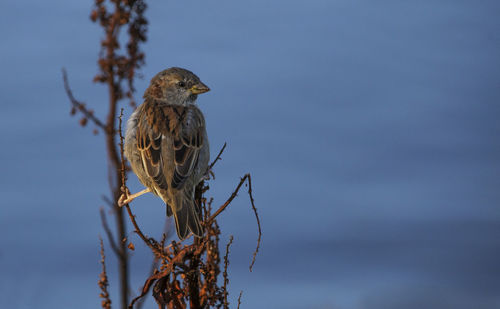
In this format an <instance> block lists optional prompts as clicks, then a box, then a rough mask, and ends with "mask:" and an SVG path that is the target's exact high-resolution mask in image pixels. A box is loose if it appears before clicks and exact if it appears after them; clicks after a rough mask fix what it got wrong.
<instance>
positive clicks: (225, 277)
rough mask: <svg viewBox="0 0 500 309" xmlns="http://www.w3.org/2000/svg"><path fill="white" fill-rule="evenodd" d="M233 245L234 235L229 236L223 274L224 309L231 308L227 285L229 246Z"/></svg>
mask: <svg viewBox="0 0 500 309" xmlns="http://www.w3.org/2000/svg"><path fill="white" fill-rule="evenodd" d="M232 243H233V235H231V236H229V242H228V243H227V246H226V254H225V255H224V272H223V273H222V275H223V277H224V288H223V291H224V309H228V308H229V303H228V302H227V295H228V292H227V283H228V282H229V279H228V278H227V267H228V265H229V246H231V244H232Z"/></svg>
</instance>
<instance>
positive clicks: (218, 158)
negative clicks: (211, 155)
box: [208, 143, 226, 171]
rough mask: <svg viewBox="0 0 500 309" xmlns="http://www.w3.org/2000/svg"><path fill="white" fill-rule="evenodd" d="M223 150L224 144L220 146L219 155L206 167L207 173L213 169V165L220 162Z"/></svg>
mask: <svg viewBox="0 0 500 309" xmlns="http://www.w3.org/2000/svg"><path fill="white" fill-rule="evenodd" d="M224 149H226V143H224V146H222V149H221V150H220V151H219V154H218V155H217V157H216V158H215V160H214V161H213V162H212V164H210V166H208V170H209V171H210V170H211V169H212V167H214V165H215V163H217V161H219V160H222V159H221V157H220V156H221V154H222V153H223V152H224Z"/></svg>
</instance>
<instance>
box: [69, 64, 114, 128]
mask: <svg viewBox="0 0 500 309" xmlns="http://www.w3.org/2000/svg"><path fill="white" fill-rule="evenodd" d="M62 74H63V82H64V89H65V90H66V94H67V95H68V98H69V100H70V101H71V104H73V106H74V107H75V109H77V110H79V111H80V112H82V114H83V115H84V116H85V117H86V118H87V119H90V120H92V122H93V123H94V124H95V125H96V126H98V127H99V128H101V129H103V130H104V131H105V130H106V125H104V123H103V122H102V121H101V120H99V118H97V117H96V116H94V112H93V111H91V110H88V109H87V107H86V106H85V104H84V103H82V102H80V101H78V100H77V99H75V97H74V96H73V92H71V88H70V87H69V82H68V74H67V73H66V69H65V68H63V69H62Z"/></svg>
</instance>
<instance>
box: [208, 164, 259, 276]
mask: <svg viewBox="0 0 500 309" xmlns="http://www.w3.org/2000/svg"><path fill="white" fill-rule="evenodd" d="M245 180H247V181H248V195H249V196H250V202H251V204H252V209H253V211H254V214H255V218H256V219H257V227H258V229H259V235H258V238H257V247H256V248H255V251H254V253H253V257H252V261H251V263H250V271H252V269H253V265H254V264H255V258H256V257H257V253H258V252H259V248H260V241H261V238H262V230H261V227H260V220H259V215H258V213H257V207H255V202H254V199H253V194H252V177H251V176H250V174H245V176H243V178H241V179H240V183H239V184H238V186H237V187H236V189H235V190H234V191H233V193H232V194H231V196H230V197H229V198H228V199H227V201H226V202H225V203H224V204H222V206H220V207H219V209H217V211H216V212H215V213H214V214H213V215H212V216H211V217H210V218H209V219H208V220H207V222H206V223H205V224H210V223H211V222H212V221H213V220H215V218H216V217H217V216H218V215H219V214H220V213H221V212H223V211H224V209H226V207H227V206H229V204H231V202H232V201H233V199H234V198H235V197H236V196H237V195H238V192H239V191H240V188H241V186H242V185H243V183H244V182H245Z"/></svg>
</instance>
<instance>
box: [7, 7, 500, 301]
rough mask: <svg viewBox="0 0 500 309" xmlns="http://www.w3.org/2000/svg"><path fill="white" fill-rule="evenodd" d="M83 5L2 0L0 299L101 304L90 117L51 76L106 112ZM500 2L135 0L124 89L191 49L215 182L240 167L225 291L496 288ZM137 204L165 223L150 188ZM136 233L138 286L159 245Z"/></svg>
mask: <svg viewBox="0 0 500 309" xmlns="http://www.w3.org/2000/svg"><path fill="white" fill-rule="evenodd" d="M91 6H92V1H61V0H59V1H49V2H47V1H43V2H41V1H13V0H3V1H2V2H1V3H0V28H1V29H2V30H0V31H1V37H2V43H1V45H0V59H1V60H0V61H1V67H2V69H1V70H0V102H1V106H2V112H1V113H0V130H1V132H2V133H1V134H0V143H1V145H3V146H2V151H1V152H0V160H1V161H2V164H1V168H0V170H1V173H0V184H1V186H0V193H1V196H2V197H1V204H2V206H1V208H0V231H1V235H2V237H1V241H0V307H2V308H35V307H36V308H97V307H99V304H100V300H99V298H98V293H99V290H98V287H97V279H98V274H99V272H100V265H99V253H98V251H99V240H98V236H99V235H101V236H103V237H104V236H105V235H104V232H103V229H102V227H101V223H100V219H99V207H101V206H104V203H103V201H102V199H101V196H102V195H103V194H106V195H107V194H108V185H107V169H106V162H105V161H104V158H105V148H104V141H103V135H102V134H100V135H98V136H94V135H93V134H92V128H93V127H92V126H91V125H89V126H88V127H87V128H83V129H82V128H81V127H80V126H79V125H78V118H74V117H73V118H72V117H70V116H69V110H70V104H69V102H68V99H67V97H66V95H65V93H64V89H63V84H62V78H61V67H63V66H64V67H66V69H67V70H68V73H69V79H70V84H71V86H72V88H73V92H74V95H75V96H76V97H77V98H78V99H80V100H82V101H85V102H86V103H87V104H88V105H89V106H90V107H92V108H94V109H95V110H96V114H97V115H98V116H99V117H101V118H103V117H104V115H105V114H106V112H107V108H106V107H107V90H106V88H104V87H103V86H101V85H96V84H93V83H92V78H93V76H94V75H95V73H96V72H97V65H96V59H97V55H98V50H99V40H100V38H101V37H102V33H101V29H100V28H99V27H98V26H97V25H95V24H93V23H91V22H90V20H89V17H88V16H89V12H90V8H91ZM499 13H500V3H499V2H498V1H495V0H491V1H487V0H485V1H461V0H456V1H447V0H433V1H430V0H424V1H387V0H386V1H376V2H374V1H366V0H364V1H363V0H360V1H352V0H349V1H348V0H338V1H333V0H313V1H297V0H294V1H291V0H290V1H264V0H256V1H250V2H249V1H230V0H215V1H149V8H148V10H147V12H146V16H147V18H148V20H149V22H150V27H149V32H148V41H147V43H146V44H145V45H144V50H145V53H146V65H145V66H144V67H143V69H142V70H141V73H142V75H143V76H144V78H143V79H140V80H138V81H137V83H136V86H137V90H138V91H137V93H136V99H137V100H138V101H139V102H140V99H141V97H142V92H143V91H144V89H145V88H146V87H147V85H148V83H149V79H150V78H151V77H152V76H153V75H154V74H156V73H157V72H158V71H160V70H162V69H164V68H167V67H170V66H181V67H185V68H188V69H190V70H192V71H193V72H195V73H196V74H197V75H198V76H200V77H201V79H202V80H203V81H204V82H205V83H206V84H207V85H209V86H210V87H211V88H212V91H211V92H209V93H207V94H204V95H202V96H200V98H199V100H198V104H199V106H200V107H201V109H202V110H203V111H204V113H205V115H206V120H207V124H208V125H207V126H208V132H209V137H210V142H211V150H212V157H215V155H216V154H217V153H218V151H219V149H220V147H221V146H222V145H223V143H224V142H227V143H228V147H227V149H226V151H225V153H224V155H223V160H222V161H220V162H219V163H218V164H217V165H216V168H215V173H216V176H217V178H216V181H215V182H211V183H210V187H211V191H210V196H213V197H214V198H215V203H216V204H221V203H222V202H223V201H225V199H226V198H227V197H228V196H229V194H230V193H231V192H232V191H233V189H234V187H235V185H236V184H237V182H238V180H239V177H240V176H242V175H243V174H244V173H247V172H250V173H252V177H253V182H254V183H253V186H254V194H255V199H256V205H257V207H258V210H259V214H260V216H261V221H262V228H263V242H262V246H261V250H260V254H259V256H258V257H257V261H256V264H255V267H254V272H253V273H250V272H249V271H248V265H249V263H250V260H251V255H252V252H253V250H254V248H255V245H256V237H257V228H256V222H255V219H254V215H253V213H252V211H251V208H250V205H249V200H248V197H247V196H246V194H245V193H241V194H240V195H239V197H238V198H237V200H235V202H234V203H233V204H232V206H231V207H230V209H228V210H227V211H226V212H224V213H223V214H222V215H221V216H220V224H221V227H222V229H223V235H222V238H221V240H222V242H221V243H222V244H225V243H226V242H227V241H228V239H229V235H230V234H232V235H234V237H235V240H234V244H233V246H232V251H231V256H230V260H231V264H230V268H229V273H230V292H231V295H230V301H231V302H232V305H235V304H236V299H237V296H238V293H239V291H240V290H243V297H242V306H241V308H335V309H358V308H359V309H361V308H369V309H378V308H384V309H391V308H394V309H396V308H431V309H434V308H436V309H437V308H459V309H460V308H500V294H499V293H498V291H499V289H500V221H499V220H500V207H499V206H500V205H499V201H500V190H499V189H500V188H499V186H500V178H499V173H500V143H499V140H498V139H499V136H500V121H499V117H500V104H499V103H500V102H499V99H500V61H499V55H500V19H499V18H498V17H499V16H500V14H499ZM124 106H125V105H124ZM125 113H126V117H128V116H129V115H130V113H131V110H130V108H128V106H127V108H126V112H125ZM129 186H130V187H131V189H132V191H137V190H139V189H142V187H141V185H140V184H139V183H138V181H137V179H136V178H135V176H133V175H131V176H130V181H129ZM133 207H134V210H135V212H136V213H137V216H138V219H139V221H140V224H141V225H142V226H143V227H144V231H145V232H146V233H147V234H148V235H151V236H155V237H159V236H160V235H161V232H162V227H163V225H164V220H165V219H164V217H163V215H164V212H165V211H164V206H163V205H162V203H161V202H160V200H159V199H157V198H155V197H153V196H151V195H149V196H144V197H141V198H140V199H138V200H137V201H136V202H134V204H133ZM110 220H112V218H111V217H110ZM130 230H131V229H130V228H129V231H130ZM129 236H130V238H131V240H132V241H133V242H134V243H135V245H136V250H135V251H134V252H132V255H133V257H132V269H133V270H132V286H131V290H132V291H133V293H134V294H135V295H137V291H138V289H139V288H140V287H141V285H142V284H143V282H144V278H146V275H147V273H148V272H149V267H150V262H151V259H152V257H151V255H150V254H149V251H148V250H147V249H146V248H144V246H143V245H142V244H141V241H140V240H139V239H138V238H137V237H136V236H135V235H134V234H133V233H129ZM104 238H105V237H104ZM105 239H106V238H105ZM106 244H107V241H106ZM106 249H107V256H108V258H107V262H108V270H109V274H110V280H111V293H112V296H113V304H114V305H115V307H117V305H118V298H117V295H118V289H117V287H118V284H117V282H116V278H117V277H116V260H115V258H114V256H113V254H112V253H111V250H110V248H109V246H107V247H106ZM148 304H149V305H148V306H149V307H154V305H153V302H152V301H151V298H149V300H148Z"/></svg>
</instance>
